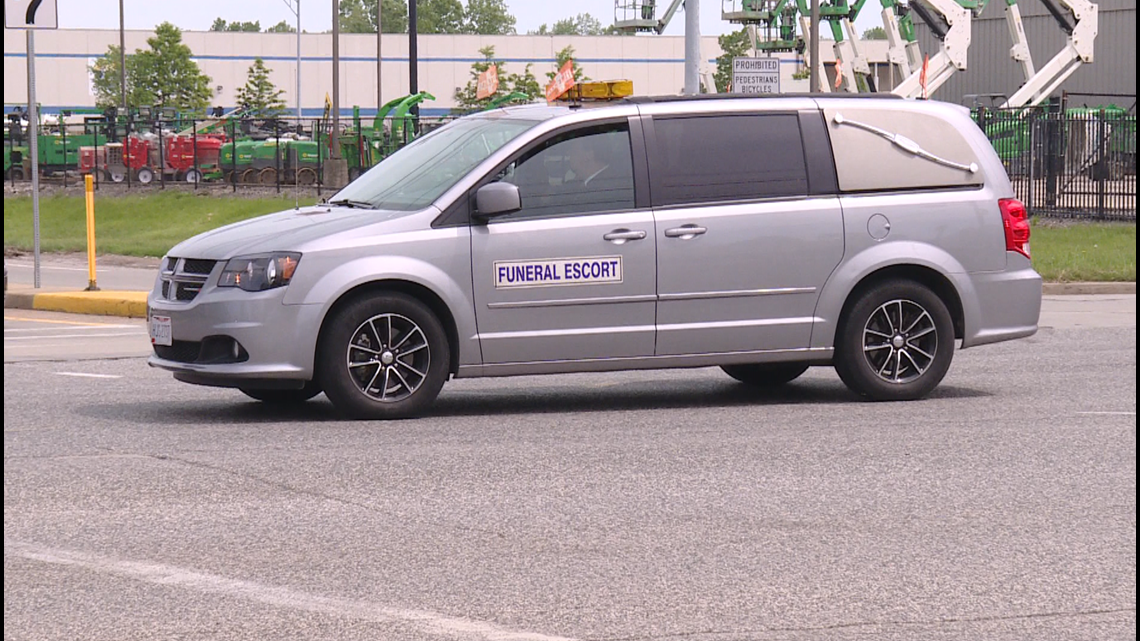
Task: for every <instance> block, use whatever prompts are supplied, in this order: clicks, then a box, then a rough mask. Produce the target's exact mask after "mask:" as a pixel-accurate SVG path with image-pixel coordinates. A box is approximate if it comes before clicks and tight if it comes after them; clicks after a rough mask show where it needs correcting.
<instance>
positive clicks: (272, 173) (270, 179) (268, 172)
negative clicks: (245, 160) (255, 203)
mask: <svg viewBox="0 0 1140 641" xmlns="http://www.w3.org/2000/svg"><path fill="white" fill-rule="evenodd" d="M258 181H259V182H261V184H263V185H276V184H277V170H276V169H274V168H273V167H266V168H265V169H262V170H261V173H260V174H258Z"/></svg>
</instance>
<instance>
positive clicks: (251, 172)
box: [241, 168, 257, 185]
mask: <svg viewBox="0 0 1140 641" xmlns="http://www.w3.org/2000/svg"><path fill="white" fill-rule="evenodd" d="M241 184H243V185H256V184H257V170H256V169H252V168H250V169H246V170H245V171H243V172H241Z"/></svg>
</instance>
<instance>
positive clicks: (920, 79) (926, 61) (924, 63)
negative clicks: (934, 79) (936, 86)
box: [918, 54, 930, 100]
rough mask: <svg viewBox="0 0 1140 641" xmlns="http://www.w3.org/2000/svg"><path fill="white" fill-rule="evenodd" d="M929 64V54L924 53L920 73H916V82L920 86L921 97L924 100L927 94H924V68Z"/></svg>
mask: <svg viewBox="0 0 1140 641" xmlns="http://www.w3.org/2000/svg"><path fill="white" fill-rule="evenodd" d="M929 66H930V54H926V57H925V58H924V59H923V61H922V73H920V74H918V84H919V85H921V86H922V99H923V100H926V98H927V95H926V69H927V67H929Z"/></svg>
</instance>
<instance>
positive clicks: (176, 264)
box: [162, 256, 218, 303]
mask: <svg viewBox="0 0 1140 641" xmlns="http://www.w3.org/2000/svg"><path fill="white" fill-rule="evenodd" d="M217 264H218V261H216V260H207V259H200V258H176V257H174V256H170V257H168V258H167V259H166V260H165V261H164V262H163V265H162V298H163V299H165V300H169V301H173V302H178V303H188V302H190V301H192V300H194V298H195V297H197V296H198V293H199V292H201V291H202V287H204V286H205V285H206V281H207V280H208V279H209V278H210V273H211V272H213V271H214V267H215V266H216V265H217Z"/></svg>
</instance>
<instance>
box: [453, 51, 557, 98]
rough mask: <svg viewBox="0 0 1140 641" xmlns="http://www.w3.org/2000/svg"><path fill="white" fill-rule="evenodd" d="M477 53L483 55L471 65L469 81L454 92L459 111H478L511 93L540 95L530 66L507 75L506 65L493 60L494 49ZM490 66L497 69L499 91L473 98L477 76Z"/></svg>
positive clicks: (539, 87)
mask: <svg viewBox="0 0 1140 641" xmlns="http://www.w3.org/2000/svg"><path fill="white" fill-rule="evenodd" d="M479 53H481V54H482V55H483V59H482V60H480V61H478V62H475V63H472V65H471V80H469V81H468V82H467V84H466V85H465V86H464V87H462V88H456V90H455V102H456V103H457V104H458V105H459V110H460V111H468V110H471V109H478V108H480V107H482V106H484V105H486V104H487V103H488V102H490V101H491V100H494V99H495V98H496V97H498V96H505V95H507V94H509V93H511V92H512V91H518V92H521V93H525V94H526V95H527V96H528V97H530V98H534V97H535V96H539V95H542V87H541V86H539V84H538V78H536V77H535V76H534V73H532V72H531V70H530V68H531V65H527V66H526V69H525V70H524V71H523V73H521V74H517V73H508V72H507V71H506V66H507V65H506V64H505V63H504V62H503V61H502V60H497V59H496V58H495V47H493V46H487V47H483V48H482V49H480V50H479ZM491 65H495V66H496V67H497V68H498V72H499V90H498V91H497V92H496V93H495V94H494V95H492V96H490V97H487V98H484V99H483V100H478V99H476V98H475V95H476V91H477V90H478V85H479V74H481V73H483V72H484V71H486V70H487V69H489V68H490V67H491Z"/></svg>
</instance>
